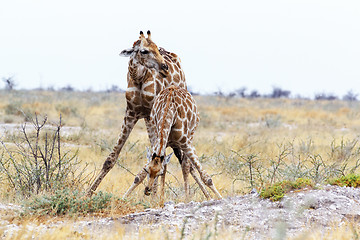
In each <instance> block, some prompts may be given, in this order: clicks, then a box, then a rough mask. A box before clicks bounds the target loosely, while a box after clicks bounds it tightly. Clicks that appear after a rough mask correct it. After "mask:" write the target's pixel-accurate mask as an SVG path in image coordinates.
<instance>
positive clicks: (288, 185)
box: [260, 178, 314, 201]
mask: <svg viewBox="0 0 360 240" xmlns="http://www.w3.org/2000/svg"><path fill="white" fill-rule="evenodd" d="M313 186H314V183H313V181H312V180H310V179H308V178H298V179H296V180H295V181H288V180H284V181H281V182H278V183H275V184H272V185H270V186H267V187H264V188H262V189H261V191H260V197H261V198H269V199H270V200H271V201H279V200H281V199H282V198H283V197H284V196H285V194H286V193H288V192H290V191H292V190H296V189H302V188H305V187H313Z"/></svg>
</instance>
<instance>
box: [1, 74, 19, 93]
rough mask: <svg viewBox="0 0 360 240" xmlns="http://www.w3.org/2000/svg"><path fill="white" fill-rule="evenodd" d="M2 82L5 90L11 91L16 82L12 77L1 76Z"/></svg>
mask: <svg viewBox="0 0 360 240" xmlns="http://www.w3.org/2000/svg"><path fill="white" fill-rule="evenodd" d="M2 80H3V82H4V83H5V90H8V91H11V90H13V89H14V88H15V86H16V82H15V80H14V77H13V76H11V77H3V78H2Z"/></svg>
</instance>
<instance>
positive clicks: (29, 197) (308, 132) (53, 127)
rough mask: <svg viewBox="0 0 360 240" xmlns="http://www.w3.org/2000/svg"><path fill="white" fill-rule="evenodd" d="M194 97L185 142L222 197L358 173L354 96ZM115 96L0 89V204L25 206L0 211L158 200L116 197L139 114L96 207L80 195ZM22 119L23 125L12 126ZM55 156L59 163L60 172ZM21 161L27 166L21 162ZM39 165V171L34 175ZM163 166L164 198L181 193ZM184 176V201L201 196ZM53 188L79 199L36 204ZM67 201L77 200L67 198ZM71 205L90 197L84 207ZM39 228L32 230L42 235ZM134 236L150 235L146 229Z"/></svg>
mask: <svg viewBox="0 0 360 240" xmlns="http://www.w3.org/2000/svg"><path fill="white" fill-rule="evenodd" d="M195 99H196V102H197V104H198V108H199V112H200V125H199V127H198V129H197V132H196V134H195V138H194V144H195V147H196V150H197V153H198V156H199V158H200V160H201V162H202V164H203V167H204V168H205V169H206V170H207V171H208V172H209V173H210V174H211V175H212V176H213V181H214V183H215V185H216V187H217V189H218V190H219V192H220V193H221V194H222V195H223V197H230V196H236V195H242V194H245V193H248V192H250V191H251V190H252V189H256V190H257V191H259V192H260V191H262V189H265V188H266V187H267V186H270V185H271V184H275V183H278V182H281V181H284V180H288V181H294V180H297V179H299V178H301V179H308V180H309V181H311V182H312V184H311V185H312V186H317V185H324V184H328V183H329V182H331V181H333V180H334V179H336V178H339V177H341V176H345V175H348V174H359V171H360V168H359V165H360V143H359V136H360V103H359V102H358V101H341V100H334V101H326V100H325V101H314V100H306V99H280V98H278V99H270V98H255V99H247V98H236V97H233V98H226V97H219V96H195ZM125 104H126V103H125V97H124V94H123V93H114V92H109V93H106V92H102V93H95V92H54V91H1V92H0V141H1V146H0V158H1V162H2V165H1V166H0V168H1V173H0V186H1V187H0V202H2V203H15V204H19V205H24V206H27V207H28V209H31V210H29V211H30V212H29V213H26V214H25V215H22V216H15V215H14V216H13V215H11V214H10V215H11V217H9V219H10V220H9V221H10V222H16V223H18V224H27V223H28V222H29V221H30V222H34V221H38V222H39V223H43V222H48V221H54V219H71V221H74V219H75V220H76V219H83V218H89V217H92V218H93V217H96V216H102V217H103V216H106V217H116V216H121V215H124V214H127V213H132V212H137V211H142V210H144V209H145V208H148V207H152V208H156V207H160V206H159V204H158V200H157V199H154V200H152V198H151V197H147V196H144V194H143V190H144V185H140V186H139V187H138V188H137V189H136V190H135V192H134V193H133V194H132V195H131V197H130V199H126V200H124V199H121V196H122V195H123V194H124V193H125V191H126V190H127V188H128V187H129V186H130V185H131V183H132V182H133V180H134V175H136V174H137V172H138V171H139V170H140V169H141V168H142V167H143V165H144V164H145V163H146V147H148V146H149V140H148V138H147V133H146V127H145V124H144V122H143V120H140V121H139V122H138V123H137V125H136V126H135V128H134V130H133V131H132V133H131V135H130V137H129V139H128V141H127V142H126V144H125V146H124V148H123V150H122V151H121V153H120V157H119V159H118V162H117V164H116V165H115V167H114V168H113V169H112V170H111V171H110V173H109V174H108V175H107V176H106V177H105V179H104V180H103V182H102V183H101V185H100V187H99V189H98V190H97V192H100V194H98V195H96V197H98V199H100V200H99V202H100V203H99V202H97V204H99V205H96V207H94V203H89V202H86V200H85V197H84V196H83V195H82V192H84V191H86V189H87V188H88V187H89V184H90V183H91V181H92V180H94V176H95V175H96V174H97V173H98V171H99V170H100V169H101V167H102V164H103V162H104V161H105V159H106V157H107V156H108V154H109V153H110V152H111V150H112V147H113V146H114V144H115V142H116V140H117V137H118V134H119V133H120V128H121V124H122V121H123V117H124V110H125V107H126V105H125ZM60 115H61V123H60ZM44 118H46V120H47V121H46V123H45V124H44V126H43V127H42V128H40V129H39V131H38V133H39V134H38V136H36V134H37V131H36V126H37V127H40V126H41V123H43V122H44ZM24 123H26V127H25V128H22V127H21V126H23V125H24ZM34 125H35V127H34ZM60 125H61V127H60V128H58V127H59V126H60ZM24 129H25V133H26V134H25V133H24ZM58 129H59V134H58V132H57V130H58ZM30 146H32V147H30ZM34 146H37V147H35V148H34ZM34 149H42V151H41V152H40V151H39V152H38V153H37V154H35V155H36V156H38V157H35V158H36V159H35V158H34V156H35V155H34V154H33V153H34V152H33V151H34ZM51 149H53V151H51ZM46 152H48V155H47V156H45V153H46ZM168 152H169V153H170V152H171V151H170V149H168ZM51 154H52V155H51ZM41 155H42V156H41ZM50 156H51V157H50ZM44 159H48V162H47V163H45V162H46V161H44ZM59 162H62V165H61V166H62V167H61V170H60V168H59V164H58V163H59ZM21 164H23V165H24V164H27V167H26V168H23V170H21V169H20V167H21ZM46 164H47V165H46ZM50 166H51V167H50ZM44 169H45V170H46V169H47V171H44ZM42 172H44V173H45V174H46V173H47V174H48V176H45V177H44V176H42V175H41V174H40V173H42ZM168 173H169V174H167V180H166V190H165V194H166V201H173V202H175V203H178V202H183V201H185V195H184V191H183V181H182V174H181V169H180V167H179V163H178V161H177V159H176V158H175V157H173V159H172V160H171V162H170V163H169V167H168ZM22 175H23V176H22ZM31 176H32V177H31ZM190 181H191V192H192V196H191V199H192V200H193V201H204V200H206V199H205V197H204V196H203V194H202V192H201V191H200V189H198V187H197V185H196V184H194V181H193V179H192V178H190ZM59 191H63V192H59ZM74 192H75V193H74ZM56 194H58V195H61V194H63V195H67V196H71V198H72V199H75V200H74V203H73V204H74V205H76V204H77V205H79V206H78V207H77V208H74V209H72V210H71V209H70V210H69V208H67V209H65V208H64V209H60V207H59V205H60V202H61V201H63V200H59V199H63V198H61V197H62V196H60V198H57V199H58V200H57V201H58V204H55V205H56V206H55V207H54V206H50V205H49V204H48V205H46V204H44V202H46V201H47V202H51V199H54V198H51V197H50V196H54V195H56ZM44 197H45V199H47V200H46V201H45V200H44ZM46 197H47V198H46ZM36 199H37V200H36ZM39 199H40V200H39ZM41 199H42V200H41ZM49 199H50V200H49ZM76 199H82V200H81V201H80V202H76ZM101 204H102V205H101ZM80 205H82V206H90V205H91V206H92V207H93V211H88V210H86V209H82V208H80ZM101 206H102V207H101ZM59 209H60V210H59ZM344 229H346V227H342V228H336V229H334V230H333V233H334V234H333V236H343V237H344V236H345V235H344V234H342V233H343V232H344V231H345V230H344ZM56 231H57V232H58V234H57V236H58V237H60V236H62V237H69V236H70V237H71V238H86V235H79V236H77V235H76V236H75V235H71V234H72V231H71V230H69V229H64V228H63V229H57V230H56ZM2 234H4V233H3V232H1V230H0V235H2ZM46 234H48V233H44V235H41V236H40V235H39V236H40V238H41V237H43V238H46V236H48V235H46ZM67 234H70V235H67ZM119 234H120V235H117V237H119V236H121V233H119ZM149 234H150V233H149ZM140 235H141V236H142V237H143V238H144V239H151V235H149V236H148V235H147V233H142V234H140ZM24 236H25V235H18V238H19V239H21V238H26V237H24ZM146 236H148V237H146ZM226 236H228V237H226ZM230 236H231V235H229V234H228V235H224V237H223V238H229V239H230V238H231V237H230ZM331 236H332V235H331ZM353 236H354V235H351V236H350V237H349V238H344V239H351V238H352V237H353ZM53 237H54V238H55V236H53ZM55 239H56V238H55ZM310 239H311V238H310ZM314 239H316V238H315V237H314ZM328 239H337V238H331V237H329V238H328Z"/></svg>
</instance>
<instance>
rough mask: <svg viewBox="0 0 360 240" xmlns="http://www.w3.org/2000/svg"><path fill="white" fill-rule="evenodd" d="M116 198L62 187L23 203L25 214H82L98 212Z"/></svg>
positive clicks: (109, 205) (107, 194)
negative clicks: (88, 195) (88, 194)
mask: <svg viewBox="0 0 360 240" xmlns="http://www.w3.org/2000/svg"><path fill="white" fill-rule="evenodd" d="M112 200H119V199H116V198H115V197H114V196H113V195H112V194H110V193H103V192H101V191H100V192H97V193H95V194H94V195H93V196H92V197H91V198H89V197H86V194H85V192H79V191H77V190H70V189H69V188H64V189H61V190H56V191H55V192H54V193H53V194H50V195H42V196H38V197H35V198H34V199H33V200H32V201H29V202H27V203H26V204H25V206H26V207H27V209H28V211H27V212H26V213H25V214H37V215H65V214H70V215H74V214H76V215H84V214H87V213H94V212H99V211H102V210H104V209H108V208H110V207H111V201H112Z"/></svg>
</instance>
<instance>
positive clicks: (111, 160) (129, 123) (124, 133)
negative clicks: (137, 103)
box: [87, 109, 138, 197]
mask: <svg viewBox="0 0 360 240" xmlns="http://www.w3.org/2000/svg"><path fill="white" fill-rule="evenodd" d="M132 116H135V114H134V113H133V112H131V111H130V110H129V109H127V110H126V113H125V117H124V122H123V125H122V127H121V133H120V136H119V140H118V142H117V144H116V145H115V147H114V149H113V151H112V152H111V153H110V154H109V156H108V157H107V158H106V160H105V162H104V164H103V167H102V169H101V171H100V173H99V175H98V177H97V178H96V180H95V181H94V183H93V184H92V185H91V187H90V189H89V190H88V193H87V195H88V196H89V197H90V196H91V195H92V194H93V193H94V192H95V190H96V189H97V188H98V186H99V185H100V183H101V181H102V180H103V179H104V177H105V176H106V174H108V172H109V171H110V170H111V169H112V168H113V167H114V165H115V163H116V160H117V158H118V157H119V154H120V151H121V149H122V147H123V146H124V144H125V142H126V140H127V139H128V137H129V135H130V132H131V131H132V129H133V128H134V126H135V124H136V122H137V121H138V118H136V117H132Z"/></svg>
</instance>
